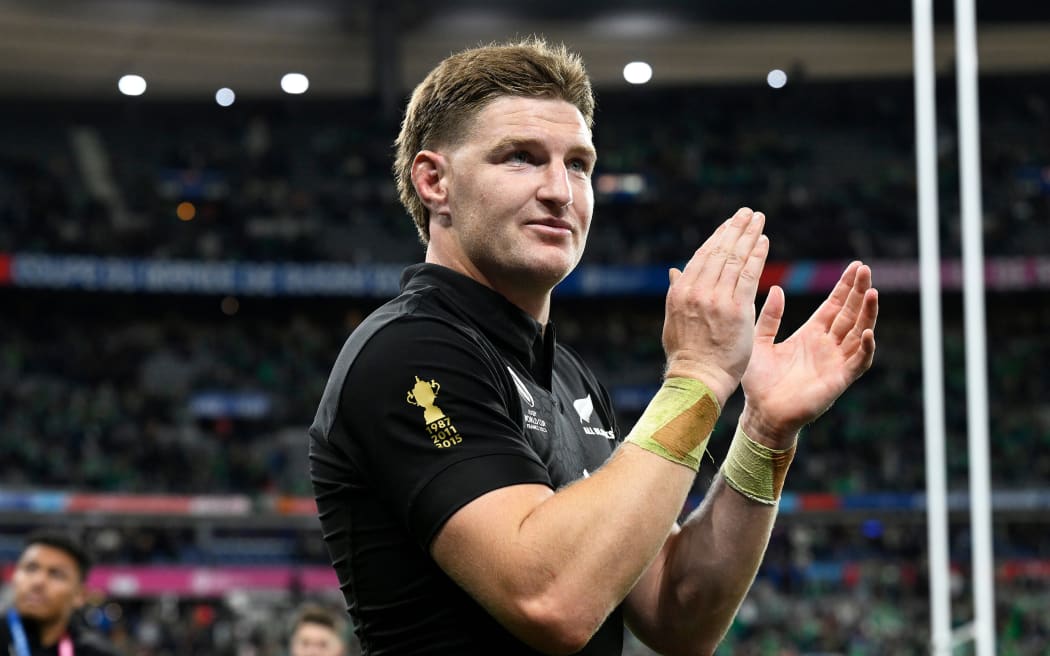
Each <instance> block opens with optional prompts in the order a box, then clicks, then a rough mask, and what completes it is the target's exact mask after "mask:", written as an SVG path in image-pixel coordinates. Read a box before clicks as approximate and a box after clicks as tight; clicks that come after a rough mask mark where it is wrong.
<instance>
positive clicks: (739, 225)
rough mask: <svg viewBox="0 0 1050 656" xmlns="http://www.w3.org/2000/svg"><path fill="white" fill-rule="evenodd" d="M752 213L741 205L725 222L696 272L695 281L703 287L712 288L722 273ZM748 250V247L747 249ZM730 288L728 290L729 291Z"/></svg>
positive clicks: (748, 223)
mask: <svg viewBox="0 0 1050 656" xmlns="http://www.w3.org/2000/svg"><path fill="white" fill-rule="evenodd" d="M753 214H754V212H753V211H751V208H749V207H741V208H740V209H738V210H737V211H736V214H734V215H733V218H731V219H730V220H729V223H728V224H726V227H725V230H723V231H722V234H721V236H720V237H719V239H718V241H717V242H716V243H715V244H713V247H712V248H711V253H710V254H709V255H708V257H707V261H706V262H704V267H703V268H702V269H700V271H698V273H697V278H696V283H697V284H698V285H701V286H702V287H703V288H704V289H714V287H715V285H717V284H718V279H719V278H720V277H721V275H722V268H723V267H724V266H725V263H726V260H727V259H728V258H729V256H730V255H731V254H732V253H733V252H734V250H735V248H736V243H737V241H739V240H740V236H741V235H742V234H744V231H745V230H746V229H747V227H748V225H750V223H751V216H752V215H753ZM749 250H750V249H749ZM731 291H732V290H730V292H731Z"/></svg>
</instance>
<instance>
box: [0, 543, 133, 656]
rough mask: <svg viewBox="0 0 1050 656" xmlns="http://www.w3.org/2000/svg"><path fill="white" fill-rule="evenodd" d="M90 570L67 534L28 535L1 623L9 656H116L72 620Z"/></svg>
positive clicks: (0, 633)
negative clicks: (11, 596)
mask: <svg viewBox="0 0 1050 656" xmlns="http://www.w3.org/2000/svg"><path fill="white" fill-rule="evenodd" d="M90 566H91V560H90V558H89V557H88V555H87V552H86V551H85V550H84V548H83V547H81V546H80V544H79V543H78V542H77V541H75V540H74V539H72V538H70V537H69V536H66V535H64V534H60V533H37V534H34V535H31V536H29V538H27V539H26V543H25V549H24V550H23V551H22V554H21V556H19V558H18V562H17V564H16V565H15V571H14V575H13V576H12V579H11V584H12V586H13V588H14V602H13V603H12V605H11V606H10V607H9V608H8V609H7V610H6V611H5V613H4V616H5V620H6V621H5V622H3V623H2V624H0V645H6V646H7V651H8V653H10V654H11V655H12V656H51V655H52V654H54V655H55V656H71V655H72V654H73V653H74V650H75V652H76V653H77V654H85V655H87V656H94V655H100V656H109V655H112V654H116V653H117V652H116V651H115V650H114V649H113V647H112V646H111V645H109V644H107V643H106V642H105V641H104V640H103V639H102V637H101V636H99V635H97V634H95V633H94V632H92V631H89V630H87V629H86V628H84V627H82V626H81V625H80V624H79V623H78V622H75V621H74V613H75V612H76V611H77V610H79V609H80V607H81V606H82V605H83V604H84V592H85V591H84V582H85V580H86V579H87V575H88V570H89V569H90Z"/></svg>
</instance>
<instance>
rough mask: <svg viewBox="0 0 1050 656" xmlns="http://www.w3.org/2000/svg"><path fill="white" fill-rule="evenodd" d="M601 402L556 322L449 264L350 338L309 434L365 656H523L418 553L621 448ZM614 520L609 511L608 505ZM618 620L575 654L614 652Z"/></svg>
mask: <svg viewBox="0 0 1050 656" xmlns="http://www.w3.org/2000/svg"><path fill="white" fill-rule="evenodd" d="M620 439H621V438H620V436H619V432H618V430H617V427H616V425H615V420H614V416H613V411H612V406H611V403H610V401H609V396H608V394H607V392H606V390H605V389H604V388H603V387H602V386H601V385H600V384H599V383H598V381H597V380H596V379H595V377H594V376H593V374H592V373H591V372H590V370H589V369H588V368H587V367H586V366H585V365H584V364H583V362H582V361H581V360H580V358H579V356H578V355H576V354H575V353H574V352H573V351H571V350H569V349H567V348H566V347H564V346H562V345H559V344H556V341H555V336H554V328H553V325H551V324H548V325H547V326H546V329H545V330H543V331H542V334H541V326H540V324H539V323H538V322H537V321H535V320H534V319H533V318H532V317H530V316H528V315H527V314H526V313H524V312H523V311H522V310H520V309H519V308H518V307H516V306H515V305H513V304H512V303H510V302H509V301H507V300H506V299H505V298H504V297H502V296H501V295H499V294H498V293H496V292H494V291H493V290H491V289H489V288H488V287H485V286H484V285H481V284H480V283H478V282H476V281H474V280H473V279H471V278H468V277H466V276H464V275H461V274H459V273H457V272H455V271H452V270H451V269H447V268H445V267H441V266H437V265H431V264H421V265H415V266H412V267H409V268H408V269H406V271H405V273H404V275H403V278H402V292H401V294H400V295H399V296H398V297H397V298H395V299H394V300H392V301H390V302H389V303H387V304H386V305H384V306H382V307H380V308H379V309H378V310H376V311H375V312H374V313H372V314H371V315H370V316H369V317H368V318H367V319H366V320H365V321H364V322H362V323H361V325H360V326H358V328H357V329H356V330H354V332H353V333H352V334H351V335H350V337H349V339H348V340H347V341H346V344H345V345H344V346H343V349H342V351H341V352H340V354H339V357H338V359H337V360H336V363H335V366H334V368H333V371H332V374H331V376H330V378H329V380H328V384H327V387H326V388H325V391H324V395H323V397H322V400H321V404H320V407H319V408H318V411H317V415H316V417H315V419H314V423H313V425H312V426H311V427H310V476H311V480H312V482H313V487H314V492H315V495H316V498H317V507H318V511H319V513H320V518H321V527H322V531H323V533H324V539H325V542H326V544H327V547H328V551H329V554H330V556H331V558H332V562H333V565H334V567H335V570H336V573H337V574H338V576H339V584H340V588H341V589H342V592H343V595H344V597H345V599H346V602H347V607H348V609H349V610H350V612H351V614H352V615H353V616H354V619H355V624H356V625H357V628H358V635H359V636H360V638H361V642H362V645H363V647H364V649H365V653H366V654H375V655H381V654H398V655H404V654H489V655H491V654H500V655H505V654H534V653H537V652H535V651H533V650H532V649H530V648H529V647H527V646H526V645H524V644H523V643H521V642H520V641H519V640H517V639H516V638H514V637H513V636H512V635H511V634H510V633H508V632H507V631H506V630H505V629H503V627H502V626H501V625H499V624H498V623H497V622H496V621H495V620H494V619H492V617H491V616H489V615H488V614H487V613H486V612H485V611H484V609H483V608H482V607H481V606H480V605H478V604H477V603H476V602H475V601H474V600H473V599H472V598H471V597H470V596H469V595H467V594H466V593H465V592H464V591H463V590H462V589H461V588H459V587H458V586H457V585H456V584H455V583H454V582H453V581H452V580H451V579H450V578H449V577H448V576H447V575H445V573H444V572H443V571H442V570H441V568H440V567H438V566H437V564H436V563H435V562H434V561H433V559H432V558H431V557H430V553H429V547H430V543H431V541H432V540H433V539H434V537H435V535H436V534H437V532H438V531H439V530H440V529H441V527H442V525H443V524H444V523H445V521H447V520H448V518H449V517H451V516H452V514H453V513H455V512H456V511H457V510H458V509H460V508H461V507H463V506H464V505H466V504H467V503H469V502H470V501H472V500H474V499H476V498H477V497H479V496H481V495H483V494H485V493H486V492H490V491H492V490H495V489H498V488H501V487H505V486H508V485H516V484H523V483H540V484H545V485H548V486H550V487H551V488H552V489H555V490H556V489H558V488H560V487H562V486H564V485H567V484H568V483H571V482H572V481H574V480H577V479H579V478H581V477H584V476H587V475H588V474H589V473H590V472H592V471H594V470H595V469H597V468H598V467H600V466H601V465H602V463H604V462H605V461H606V460H607V459H608V458H609V456H610V455H611V454H612V452H613V450H614V449H615V448H616V446H617V444H618V443H619V441H620ZM610 512H615V509H610ZM622 638H623V618H622V614H621V611H620V609H617V610H616V611H615V612H613V614H612V615H611V616H610V617H609V618H608V619H607V620H606V622H605V624H604V625H603V626H602V627H601V628H600V629H599V631H598V632H597V633H596V634H595V636H594V638H593V639H592V640H591V642H590V643H589V644H588V645H587V647H586V648H585V649H584V650H583V651H581V652H580V653H581V654H588V655H590V654H593V655H598V654H601V655H608V654H620V653H621V651H622Z"/></svg>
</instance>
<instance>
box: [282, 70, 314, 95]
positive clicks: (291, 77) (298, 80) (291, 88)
mask: <svg viewBox="0 0 1050 656" xmlns="http://www.w3.org/2000/svg"><path fill="white" fill-rule="evenodd" d="M309 88H310V80H309V79H308V78H307V77H306V76H305V75H303V74H302V73H287V74H285V76H284V77H282V78H281V89H282V90H284V92H285V93H291V94H295V95H298V94H300V93H306V90H307V89H309Z"/></svg>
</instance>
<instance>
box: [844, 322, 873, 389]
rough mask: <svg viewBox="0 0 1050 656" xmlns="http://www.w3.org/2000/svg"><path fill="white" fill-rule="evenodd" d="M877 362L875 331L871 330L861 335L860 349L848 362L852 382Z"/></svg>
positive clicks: (847, 366)
mask: <svg viewBox="0 0 1050 656" xmlns="http://www.w3.org/2000/svg"><path fill="white" fill-rule="evenodd" d="M874 361H875V331H874V330H871V329H870V328H869V329H867V330H865V331H864V332H863V333H861V338H860V348H858V349H857V350H856V351H854V352H853V354H852V355H851V356H850V357H849V358H848V359H847V360H846V368H847V369H848V370H849V379H850V381H851V382H852V381H854V380H857V379H858V378H860V376H861V374H863V373H864V372H865V371H867V370H868V369H870V368H871V363H872V362H874Z"/></svg>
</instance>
